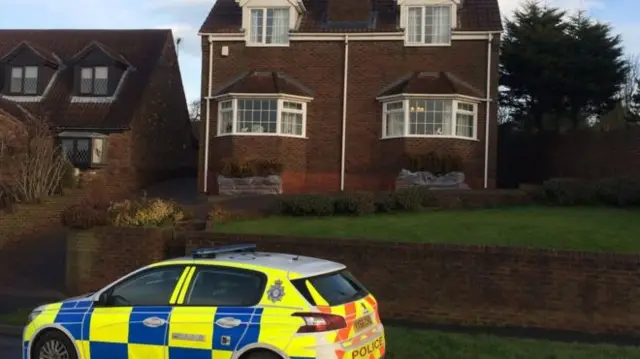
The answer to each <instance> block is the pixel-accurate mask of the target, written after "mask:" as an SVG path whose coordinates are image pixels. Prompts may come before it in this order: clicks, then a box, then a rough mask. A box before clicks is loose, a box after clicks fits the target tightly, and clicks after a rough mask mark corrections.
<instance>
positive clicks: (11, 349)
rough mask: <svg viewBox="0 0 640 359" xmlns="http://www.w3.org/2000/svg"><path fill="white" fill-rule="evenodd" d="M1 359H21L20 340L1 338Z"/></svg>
mask: <svg viewBox="0 0 640 359" xmlns="http://www.w3.org/2000/svg"><path fill="white" fill-rule="evenodd" d="M0 358H2V359H21V358H22V357H21V354H20V338H16V337H3V336H0Z"/></svg>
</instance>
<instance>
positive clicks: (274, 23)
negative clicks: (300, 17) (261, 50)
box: [249, 8, 289, 45]
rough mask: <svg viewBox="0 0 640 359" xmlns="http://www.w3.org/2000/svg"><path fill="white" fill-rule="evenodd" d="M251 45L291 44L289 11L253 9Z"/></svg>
mask: <svg viewBox="0 0 640 359" xmlns="http://www.w3.org/2000/svg"><path fill="white" fill-rule="evenodd" d="M250 27H251V29H250V37H249V42H250V43H251V44H262V45H286V44H288V43H289V9H288V8H265V9H251V24H250Z"/></svg>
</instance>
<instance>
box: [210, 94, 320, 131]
mask: <svg viewBox="0 0 640 359" xmlns="http://www.w3.org/2000/svg"><path fill="white" fill-rule="evenodd" d="M238 100H276V101H277V115H276V132H240V131H238ZM229 101H231V103H232V110H231V111H233V117H232V118H233V120H232V121H233V122H232V126H231V127H232V129H231V132H230V133H222V121H220V119H221V118H222V113H224V112H228V111H229V109H223V108H222V105H223V103H228V102H229ZM285 102H293V103H297V104H301V105H302V110H295V109H285V108H284V103H285ZM308 102H309V99H307V98H297V97H290V96H281V95H269V96H264V95H262V96H261V95H255V96H254V95H246V96H227V97H225V98H220V99H218V117H217V134H216V135H217V137H224V136H278V137H295V138H307V103H308ZM283 112H291V113H301V114H302V135H296V134H292V133H283V132H282V113H283Z"/></svg>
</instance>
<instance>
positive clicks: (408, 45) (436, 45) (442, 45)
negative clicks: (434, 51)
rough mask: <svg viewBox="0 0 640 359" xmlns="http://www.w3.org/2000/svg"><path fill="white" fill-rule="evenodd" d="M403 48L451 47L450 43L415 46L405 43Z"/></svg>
mask: <svg viewBox="0 0 640 359" xmlns="http://www.w3.org/2000/svg"><path fill="white" fill-rule="evenodd" d="M404 46H405V47H451V42H448V43H442V44H427V43H424V44H423V43H420V44H416V43H409V42H406V41H405V43H404Z"/></svg>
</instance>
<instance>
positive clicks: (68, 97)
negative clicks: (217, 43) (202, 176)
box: [0, 30, 196, 190]
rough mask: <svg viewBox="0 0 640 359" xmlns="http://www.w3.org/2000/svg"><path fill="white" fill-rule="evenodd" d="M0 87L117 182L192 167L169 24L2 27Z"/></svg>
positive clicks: (71, 150)
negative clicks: (134, 27)
mask: <svg viewBox="0 0 640 359" xmlns="http://www.w3.org/2000/svg"><path fill="white" fill-rule="evenodd" d="M0 96H1V97H2V98H3V99H5V100H9V101H12V102H14V103H16V104H19V105H20V106H21V107H23V108H25V109H27V110H28V111H29V112H31V114H33V115H34V116H35V117H36V118H46V120H48V121H49V122H50V123H51V125H52V126H53V127H54V128H55V130H56V133H57V139H58V140H59V143H60V144H61V145H62V148H63V150H64V151H65V153H66V154H67V155H68V157H69V158H70V159H71V161H72V162H73V163H74V165H75V166H76V167H78V168H80V169H81V170H85V171H86V173H91V174H94V175H95V174H99V175H100V176H103V177H104V178H105V179H107V183H108V184H109V185H110V186H111V187H112V188H118V189H121V190H129V189H131V190H134V189H137V188H139V187H141V186H143V185H145V184H147V183H150V182H154V181H156V180H161V179H163V178H166V177H167V176H171V175H172V174H174V173H179V172H181V171H184V170H185V169H186V168H189V167H193V168H195V158H196V152H195V151H196V150H195V147H194V146H193V142H194V138H193V135H192V132H191V126H190V122H189V115H188V111H187V103H186V98H185V94H184V89H183V86H182V79H181V77H180V69H179V66H178V59H177V54H176V49H175V46H174V39H173V35H172V33H171V31H170V30H0Z"/></svg>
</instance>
